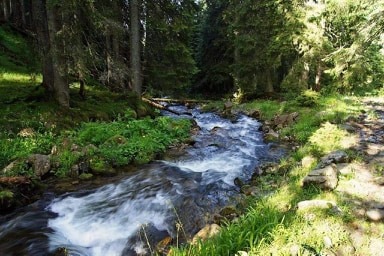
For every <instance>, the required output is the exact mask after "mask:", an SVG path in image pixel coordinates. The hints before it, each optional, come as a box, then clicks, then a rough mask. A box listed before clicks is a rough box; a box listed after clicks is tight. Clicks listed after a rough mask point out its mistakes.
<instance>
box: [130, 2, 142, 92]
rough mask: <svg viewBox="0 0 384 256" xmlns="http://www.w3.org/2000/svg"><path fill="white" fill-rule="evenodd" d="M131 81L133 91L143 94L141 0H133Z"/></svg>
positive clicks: (131, 8) (131, 7)
mask: <svg viewBox="0 0 384 256" xmlns="http://www.w3.org/2000/svg"><path fill="white" fill-rule="evenodd" d="M130 4H131V6H130V10H131V15H130V17H131V73H132V78H131V83H132V87H133V91H134V92H136V93H137V94H138V95H141V90H142V78H141V58H140V18H139V13H140V12H139V6H140V0H131V3H130Z"/></svg>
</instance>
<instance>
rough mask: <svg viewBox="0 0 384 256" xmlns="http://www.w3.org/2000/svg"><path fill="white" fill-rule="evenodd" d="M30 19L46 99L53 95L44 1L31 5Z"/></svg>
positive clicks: (49, 46)
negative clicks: (35, 39) (40, 56)
mask: <svg viewBox="0 0 384 256" xmlns="http://www.w3.org/2000/svg"><path fill="white" fill-rule="evenodd" d="M32 17H33V23H34V27H35V28H36V34H37V42H38V45H39V48H40V50H41V55H42V62H43V63H42V65H43V67H42V69H43V70H42V73H43V83H42V85H43V87H44V88H45V92H46V95H47V98H50V97H51V96H52V95H53V93H54V88H53V83H54V82H53V69H52V67H53V66H52V57H51V55H50V54H49V52H50V50H51V44H50V40H49V33H48V23H47V22H48V21H47V12H46V7H45V0H39V1H35V2H34V4H33V5H32Z"/></svg>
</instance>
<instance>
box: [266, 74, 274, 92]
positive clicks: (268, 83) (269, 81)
mask: <svg viewBox="0 0 384 256" xmlns="http://www.w3.org/2000/svg"><path fill="white" fill-rule="evenodd" d="M265 78H266V79H265V80H266V81H265V83H266V84H265V93H266V94H273V93H274V91H275V90H274V88H273V72H272V70H271V69H270V68H267V70H266V72H265Z"/></svg>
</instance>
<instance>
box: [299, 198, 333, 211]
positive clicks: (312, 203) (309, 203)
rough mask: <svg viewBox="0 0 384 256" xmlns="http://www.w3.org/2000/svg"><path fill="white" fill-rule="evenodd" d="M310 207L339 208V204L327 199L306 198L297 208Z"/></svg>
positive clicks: (304, 208)
mask: <svg viewBox="0 0 384 256" xmlns="http://www.w3.org/2000/svg"><path fill="white" fill-rule="evenodd" d="M310 208H319V209H332V208H337V205H336V203H335V202H332V201H326V200H306V201H301V202H299V203H298V204H297V210H306V209H310Z"/></svg>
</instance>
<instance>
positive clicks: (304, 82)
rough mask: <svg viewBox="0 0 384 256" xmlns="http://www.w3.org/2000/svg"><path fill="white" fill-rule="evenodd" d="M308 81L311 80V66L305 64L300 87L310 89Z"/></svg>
mask: <svg viewBox="0 0 384 256" xmlns="http://www.w3.org/2000/svg"><path fill="white" fill-rule="evenodd" d="M308 79H309V64H308V63H306V62H304V63H303V71H302V72H301V77H300V82H299V85H301V86H303V88H305V89H308Z"/></svg>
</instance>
